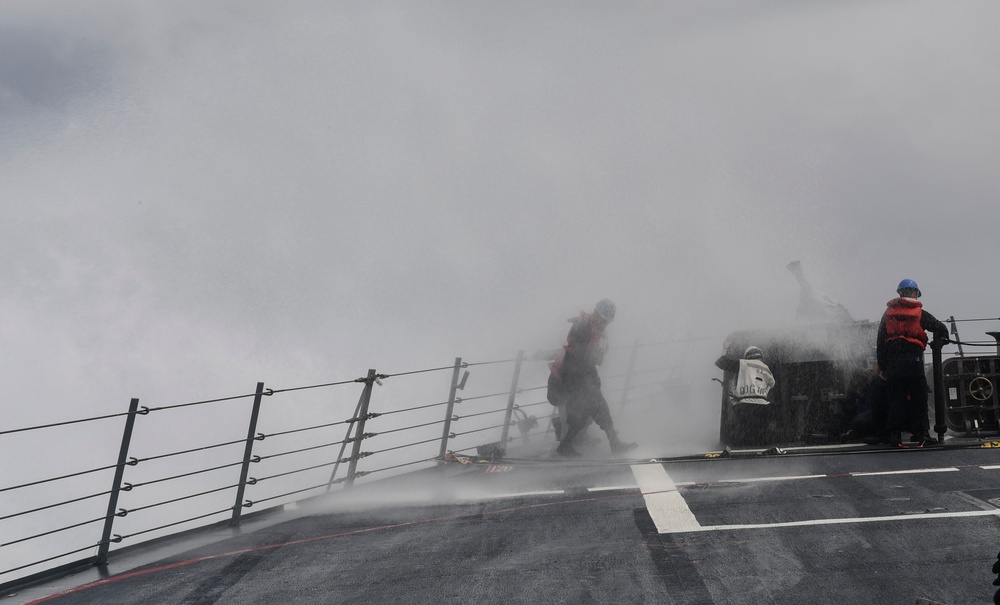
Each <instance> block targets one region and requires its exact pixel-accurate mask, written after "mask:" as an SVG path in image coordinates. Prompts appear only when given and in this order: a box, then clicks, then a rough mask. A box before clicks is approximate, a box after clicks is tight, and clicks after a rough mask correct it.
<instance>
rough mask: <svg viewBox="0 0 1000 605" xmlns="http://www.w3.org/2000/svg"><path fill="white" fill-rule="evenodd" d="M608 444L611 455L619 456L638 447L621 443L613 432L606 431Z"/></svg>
mask: <svg viewBox="0 0 1000 605" xmlns="http://www.w3.org/2000/svg"><path fill="white" fill-rule="evenodd" d="M608 443H609V444H611V453H612V454H621V453H624V452H627V451H629V450H634V449H635V448H637V447H639V444H638V443H627V442H625V441H622V440H621V439H619V438H618V434H617V433H616V432H615V431H613V430H611V431H608Z"/></svg>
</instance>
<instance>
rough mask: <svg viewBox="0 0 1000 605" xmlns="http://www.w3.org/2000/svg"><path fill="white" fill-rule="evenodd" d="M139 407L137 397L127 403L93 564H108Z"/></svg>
mask: <svg viewBox="0 0 1000 605" xmlns="http://www.w3.org/2000/svg"><path fill="white" fill-rule="evenodd" d="M138 409H139V399H138V398H133V399H132V401H130V402H129V404H128V416H126V417H125V431H124V432H123V433H122V445H121V449H119V450H118V466H116V467H115V478H114V483H112V485H111V497H110V498H108V514H107V516H106V517H105V518H104V532H103V533H102V534H101V542H100V545H99V546H98V547H97V559H96V560H95V561H94V564H95V565H101V566H103V565H107V564H108V552H109V551H110V549H111V529H112V527H113V526H114V523H115V516H116V513H117V509H118V494H119V493H120V492H121V487H122V477H123V476H124V475H125V464H126V463H127V461H128V448H129V444H130V443H131V442H132V429H133V428H134V427H135V416H136V411H137V410H138Z"/></svg>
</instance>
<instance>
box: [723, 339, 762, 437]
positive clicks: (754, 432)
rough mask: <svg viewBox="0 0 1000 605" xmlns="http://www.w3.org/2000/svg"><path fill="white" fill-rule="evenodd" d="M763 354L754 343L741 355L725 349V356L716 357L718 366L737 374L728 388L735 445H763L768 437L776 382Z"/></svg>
mask: <svg viewBox="0 0 1000 605" xmlns="http://www.w3.org/2000/svg"><path fill="white" fill-rule="evenodd" d="M725 348H726V349H728V348H729V347H728V345H727V346H726V347H725ZM763 357H764V352H763V351H761V350H760V348H759V347H753V346H751V347H747V348H746V350H745V351H743V358H742V359H734V358H732V357H730V356H728V355H727V354H726V351H723V354H722V357H719V358H718V359H717V360H715V366H716V367H717V368H719V369H720V370H723V371H725V372H732V373H733V375H734V377H733V379H732V381H731V382H730V383H729V392H728V394H729V403H730V405H732V408H731V409H732V414H733V415H734V419H735V425H736V429H735V432H734V434H733V441H734V443H733V445H760V444H762V443H763V442H764V439H765V437H766V433H767V421H768V404H769V403H770V401H768V399H767V394H768V393H769V392H770V391H771V388H772V387H773V386H774V375H773V374H772V373H771V368H769V367H767V364H766V363H764V359H763Z"/></svg>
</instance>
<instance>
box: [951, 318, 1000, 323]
mask: <svg viewBox="0 0 1000 605" xmlns="http://www.w3.org/2000/svg"><path fill="white" fill-rule="evenodd" d="M947 321H948V322H952V321H1000V317H984V318H981V319H948V320H947Z"/></svg>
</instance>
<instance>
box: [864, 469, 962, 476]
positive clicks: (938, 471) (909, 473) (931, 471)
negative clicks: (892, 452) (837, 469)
mask: <svg viewBox="0 0 1000 605" xmlns="http://www.w3.org/2000/svg"><path fill="white" fill-rule="evenodd" d="M957 470H958V469H957V468H955V467H950V468H914V469H909V470H905V471H878V472H871V473H851V476H852V477H873V476H876V475H917V474H920V473H950V472H952V471H957Z"/></svg>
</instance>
